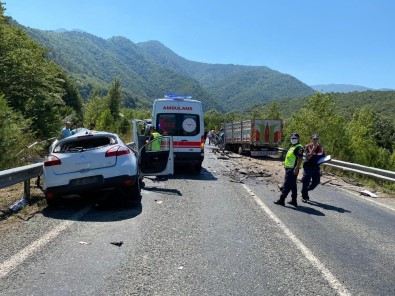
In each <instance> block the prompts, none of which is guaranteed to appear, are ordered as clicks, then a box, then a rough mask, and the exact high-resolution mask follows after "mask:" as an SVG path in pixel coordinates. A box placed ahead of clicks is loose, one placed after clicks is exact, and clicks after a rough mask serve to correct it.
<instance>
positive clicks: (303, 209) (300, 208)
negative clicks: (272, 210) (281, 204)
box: [287, 204, 325, 216]
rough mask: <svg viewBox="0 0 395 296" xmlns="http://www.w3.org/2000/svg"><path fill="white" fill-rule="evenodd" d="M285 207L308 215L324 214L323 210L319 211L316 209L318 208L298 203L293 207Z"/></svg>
mask: <svg viewBox="0 0 395 296" xmlns="http://www.w3.org/2000/svg"><path fill="white" fill-rule="evenodd" d="M287 207H288V208H289V209H291V210H294V211H299V212H302V213H306V214H309V215H315V216H325V214H324V213H323V212H321V211H318V210H316V209H314V208H311V207H305V206H302V205H300V204H299V205H298V207H297V208H295V207H293V206H287Z"/></svg>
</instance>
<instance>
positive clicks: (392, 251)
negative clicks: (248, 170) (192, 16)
mask: <svg viewBox="0 0 395 296" xmlns="http://www.w3.org/2000/svg"><path fill="white" fill-rule="evenodd" d="M229 170H232V168H231V167H228V166H226V165H224V161H223V160H220V159H217V157H216V156H215V155H213V154H212V153H209V152H208V151H207V153H206V158H205V161H204V163H203V171H202V173H201V174H200V175H194V174H191V173H190V172H189V170H188V169H182V170H179V171H178V172H177V174H176V175H175V176H174V177H173V178H170V179H168V180H160V179H156V178H147V179H146V180H145V183H146V187H145V189H144V190H143V191H142V196H143V198H142V203H141V205H136V206H134V207H133V208H124V207H122V204H121V203H119V201H118V202H115V203H109V200H110V199H111V198H117V196H115V195H114V194H111V193H109V194H107V195H106V196H103V197H102V198H101V200H100V201H96V202H94V203H93V204H91V203H67V204H66V205H65V206H64V207H62V208H60V209H50V208H48V209H45V210H44V212H43V213H42V214H37V215H35V216H34V217H33V218H32V219H30V220H28V221H26V222H24V223H21V224H20V225H18V226H15V228H14V229H11V230H8V231H7V232H2V233H1V238H0V248H1V250H2V252H1V254H0V294H1V295H395V203H394V202H392V201H390V202H388V201H385V203H383V205H381V201H380V200H374V202H370V201H369V200H368V199H367V198H361V197H360V196H356V195H355V194H353V193H349V192H346V191H343V190H339V189H336V188H333V187H328V186H318V187H317V189H316V190H315V191H313V192H312V193H311V194H310V196H311V199H312V202H310V203H308V204H303V203H301V202H300V203H299V204H300V206H299V207H298V208H297V209H295V208H293V207H291V206H286V207H282V206H277V205H275V204H273V201H274V200H275V199H277V198H278V196H279V192H278V189H277V188H276V186H275V185H276V184H271V183H267V182H262V181H260V180H261V179H260V180H258V181H257V180H247V181H246V183H237V182H234V181H232V182H231V180H230V178H229ZM95 204H98V205H99V206H94V205H95ZM121 242H122V244H121V245H120V246H117V245H115V244H111V243H121Z"/></svg>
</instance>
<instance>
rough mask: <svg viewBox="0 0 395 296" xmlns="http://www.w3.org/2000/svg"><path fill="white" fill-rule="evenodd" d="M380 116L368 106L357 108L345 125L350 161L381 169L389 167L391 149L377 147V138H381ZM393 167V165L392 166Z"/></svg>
mask: <svg viewBox="0 0 395 296" xmlns="http://www.w3.org/2000/svg"><path fill="white" fill-rule="evenodd" d="M380 121H381V120H380V118H379V117H378V116H377V114H376V113H375V112H373V111H371V110H370V109H369V108H368V107H364V108H361V109H357V110H356V111H355V112H354V114H353V116H352V119H351V121H350V122H349V123H348V124H347V126H346V134H347V137H348V138H349V139H350V141H349V149H350V152H351V153H350V156H351V161H352V162H355V163H358V164H362V165H367V166H373V167H377V168H383V169H391V165H392V164H391V151H390V149H387V148H385V147H379V145H378V144H379V143H380V142H377V140H376V139H377V138H380V139H381V138H382V136H383V134H384V133H383V132H382V131H378V130H377V127H378V126H380V125H381V124H380ZM392 169H393V167H392Z"/></svg>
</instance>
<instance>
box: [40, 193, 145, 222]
mask: <svg viewBox="0 0 395 296" xmlns="http://www.w3.org/2000/svg"><path fill="white" fill-rule="evenodd" d="M84 209H86V210H87V212H86V214H84V215H83V216H82V217H81V218H77V220H79V221H92V222H112V221H121V220H126V219H131V218H134V217H136V216H138V215H140V214H141V213H142V205H141V200H138V201H135V202H131V201H130V200H128V199H126V198H125V196H124V195H123V194H120V193H119V192H117V191H108V192H101V193H97V194H96V195H95V196H89V197H86V198H76V199H64V200H62V201H61V203H60V204H59V205H58V206H56V207H46V208H45V209H44V210H43V212H42V213H43V216H45V217H49V218H52V219H58V220H73V219H74V218H73V217H74V216H75V215H76V214H77V213H78V212H80V211H83V210H84ZM77 216H78V215H77Z"/></svg>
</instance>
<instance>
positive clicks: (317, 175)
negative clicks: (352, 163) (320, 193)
mask: <svg viewBox="0 0 395 296" xmlns="http://www.w3.org/2000/svg"><path fill="white" fill-rule="evenodd" d="M318 139H319V136H318V135H317V134H313V135H311V142H310V143H309V144H308V145H306V147H305V150H304V158H303V177H302V184H303V185H302V201H303V202H307V201H308V200H310V197H309V194H308V192H309V191H311V190H313V189H314V188H316V187H317V185H318V184H320V179H321V172H320V165H319V164H318V161H319V160H320V158H321V157H325V153H324V147H322V146H321V145H320V144H319V143H318Z"/></svg>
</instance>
